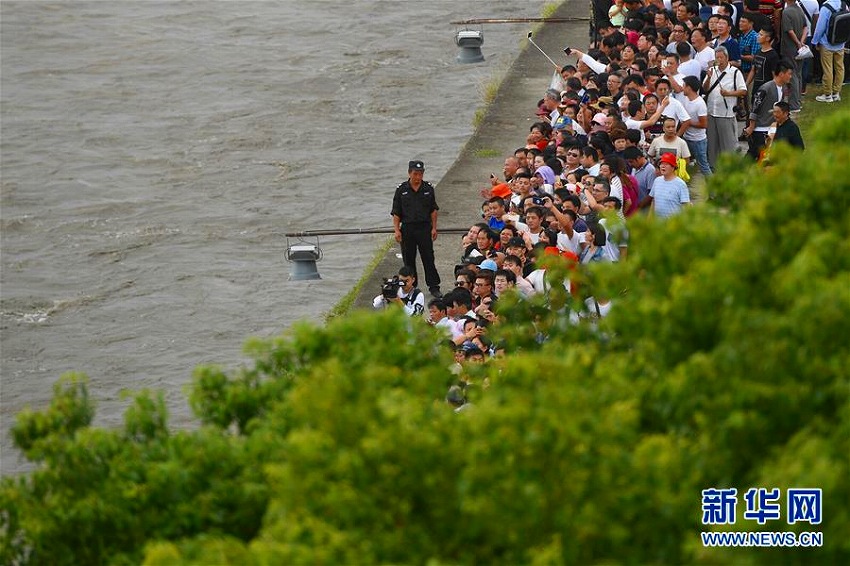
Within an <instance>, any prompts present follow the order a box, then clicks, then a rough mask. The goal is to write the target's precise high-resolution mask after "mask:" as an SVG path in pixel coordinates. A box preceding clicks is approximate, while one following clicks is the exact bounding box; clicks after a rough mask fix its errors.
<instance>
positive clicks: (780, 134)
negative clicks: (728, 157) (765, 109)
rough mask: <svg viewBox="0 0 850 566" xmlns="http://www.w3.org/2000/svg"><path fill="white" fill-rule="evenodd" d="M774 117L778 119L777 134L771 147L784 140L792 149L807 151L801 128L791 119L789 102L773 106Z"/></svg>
mask: <svg viewBox="0 0 850 566" xmlns="http://www.w3.org/2000/svg"><path fill="white" fill-rule="evenodd" d="M773 117H774V118H776V133H775V134H774V136H773V141H772V142H771V145H773V144H774V143H776V142H778V141H779V140H783V141H785V142H786V143H788V144H790V145H791V146H792V147H796V148H799V149H801V150H802V149H806V144H804V143H803V136H801V135H800V127H799V126H797V124H796V123H795V122H794V121H793V120H792V119H791V107H790V106H789V105H788V103H787V102H777V103H776V104H774V105H773Z"/></svg>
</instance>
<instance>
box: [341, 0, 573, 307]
mask: <svg viewBox="0 0 850 566" xmlns="http://www.w3.org/2000/svg"><path fill="white" fill-rule="evenodd" d="M587 15H588V6H587V4H586V3H584V2H578V1H577V0H567V1H566V2H564V3H563V4H562V5H561V6H559V8H558V10H557V12H556V13H555V14H554V15H553V16H554V17H581V18H583V17H586V16H587ZM587 30H588V23H587V22H586V21H579V22H571V23H546V24H544V25H542V26H540V29H538V30H537V31H536V32H535V34H534V36H533V37H534V42H535V43H536V44H537V45H539V46H540V47H541V48H542V49H543V50H544V51H545V52H546V53H547V54H549V56H550V57H552V58H553V59H554V60H555V62H557V63H560V64H567V63H568V62H569V63H574V62H575V61H574V59H573V58H570V59H569V60H568V59H567V58H566V57H565V56H564V54H563V51H562V50H563V48H564V47H566V46H568V45H570V46H576V47H578V48H580V49H582V50H585V49H586V47H587V42H588V33H587ZM485 39H486V30H485ZM520 40H522V41H523V43H525V45H524V47H523V49H522V51H521V52H520V54H519V55H518V56H517V58H516V60H515V61H514V62H513V64H512V65H511V67H510V69H509V70H508V73H507V75H506V76H505V78H504V80H503V81H502V84H501V86H500V87H499V90H498V94H497V95H496V98H495V100H494V101H493V103H492V104H490V105H489V107H488V108H487V113H486V115H485V117H484V120H483V121H482V123H481V125H480V126H479V127H478V128H477V129H476V130H475V132H474V133H473V134H472V136H471V137H470V138H469V141H467V143H466V145H465V146H464V148H463V149H462V150H461V152H460V155H458V158H457V160H456V161H455V162H454V164H453V165H452V166H451V167H450V168H449V170H448V171H447V172H446V174H445V175H444V176H443V178H442V179H440V180H439V182H437V183H436V185H435V186H436V189H437V202H438V204H439V205H440V215H439V222H438V229H439V227H440V226H442V227H468V226H470V225H472V224H474V223H475V222H479V221H480V220H481V216H480V210H481V202H482V199H481V196H480V191H481V189H482V188H484V187H486V186H489V177H490V174H491V173H494V174H496V175H497V176H499V177H500V178H501V177H502V166H503V164H504V160H505V157H507V156H509V155H513V152H514V150H515V149H516V148H518V147H522V146H524V145H525V138H526V136H527V135H528V129H529V127H530V126H531V124H532V123H534V122H535V121H536V118H535V116H534V111H535V105H536V103H537V101H538V100H540V99H541V98H542V97H543V94H544V92H545V91H546V89H547V88H548V86H549V81H550V80H551V77H552V71H553V70H554V67H553V66H552V64H551V63H550V62H549V61H547V60H546V58H545V57H544V56H543V55H542V54H541V53H540V52H539V51H537V49H535V48H534V46H533V45H531V44H529V43H528V42H526V41H525V40H523V39H522V38H517V41H520ZM483 150H486V151H483ZM482 155H486V156H488V157H482ZM490 155H495V157H489V156H490ZM425 167H426V171H425V179H426V180H428V181H430V182H432V183H433V182H434V180H433V178H431V177H429V176H428V171H427V167H428V163H427V162H426V163H425ZM401 180H403V179H398V180H393V181H391V182H399V181H401ZM390 204H391V203H390V202H389V200H388V202H387V209H388V210H389V207H390ZM460 238H461V235H458V234H441V235H439V236H438V238H437V241H436V242H434V254H435V256H436V263H437V269H438V270H439V272H440V277H441V278H442V281H443V283H442V290H443V292H444V293H445V292H446V291H448V290H450V289H451V288H452V287H453V285H454V266H455V265H456V264H457V263H458V261H459V259H460V256H461V251H462V250H461V245H460ZM400 254H401V248H400V246H399V245H398V244H396V243H395V242H393V245H392V246H390V248H389V250H388V251H387V253H386V254H385V255H384V257H383V259H382V260H381V262H380V263H379V264H378V266H377V267H376V268H375V270H374V271H373V272H372V273H371V274H370V275H369V276H368V277H367V279H366V280H365V282H364V284H363V286H362V288H361V289H360V293H359V294H358V296H357V298H356V299H355V300H354V303H353V307H354V308H370V307H371V304H372V298H373V297H374V296H375V295H377V294H378V293H379V292H380V288H381V281H382V279H383V278H384V277H389V276H392V275H393V274H395V273H397V272H398V268H399V267H400V266H401V265H402V262H401V259H400ZM417 265H418V268H417V270H418V271H419V275H420V279H422V280H423V281H420V288H422V289H423V290H424V291H425V292H426V294H427V289H425V284H424V272H423V270H422V266H421V263H420V262H419V261H418V260H417ZM428 298H429V299H430V297H428Z"/></svg>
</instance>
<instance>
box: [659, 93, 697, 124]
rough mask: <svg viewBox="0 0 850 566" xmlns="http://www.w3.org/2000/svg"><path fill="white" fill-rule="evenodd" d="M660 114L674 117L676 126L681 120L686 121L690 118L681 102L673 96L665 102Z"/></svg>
mask: <svg viewBox="0 0 850 566" xmlns="http://www.w3.org/2000/svg"><path fill="white" fill-rule="evenodd" d="M661 115H662V116H667V117H668V118H673V119H675V120H676V127H677V128H678V127H679V124H681V123H682V122H687V121H688V120H690V119H691V115H690V114H688V112H687V110H685V107H684V106H682V103H681V102H679V100H678V99H677V98H676V97H675V96H671V97H670V102H668V103H667V108H665V109H664V111H663V112H662V113H661Z"/></svg>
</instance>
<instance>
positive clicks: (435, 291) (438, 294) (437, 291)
mask: <svg viewBox="0 0 850 566" xmlns="http://www.w3.org/2000/svg"><path fill="white" fill-rule="evenodd" d="M428 291H430V292H431V296H432V297H434V298H435V299H442V298H443V294H442V293H441V292H440V288H439V287H431V288H430V289H428Z"/></svg>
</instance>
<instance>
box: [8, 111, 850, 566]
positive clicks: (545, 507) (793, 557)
mask: <svg viewBox="0 0 850 566" xmlns="http://www.w3.org/2000/svg"><path fill="white" fill-rule="evenodd" d="M848 131H850V115H848V114H846V113H845V114H840V115H837V116H832V117H831V122H830V123H829V124H828V125H820V126H819V128H818V130H817V132H816V134H817V136H818V137H819V139H818V141H817V142H816V143H815V144H813V145H812V147H810V148H809V150H808V151H807V152H806V153H805V154H799V153H795V152H794V151H792V150H791V149H790V148H778V149H777V150H776V151H775V152H774V154H773V163H774V165H773V166H772V167H771V168H769V169H763V168H757V167H751V166H749V165H748V164H746V163H745V162H743V161H741V162H737V161H735V160H734V158H730V159H729V160H727V163H726V167H727V169H726V170H727V171H728V173H727V174H720V175H716V176H714V177H713V178H712V179H711V181H710V185H709V188H710V189H711V190H712V192H713V193H714V194H716V195H717V196H718V202H722V203H723V206H724V208H723V209H720V208H719V207H716V206H713V205H705V206H701V207H694V208H693V209H690V210H688V211H687V212H686V213H685V214H683V215H680V216H677V217H674V218H671V219H669V220H668V221H666V222H656V221H651V220H647V219H645V218H638V219H635V220H634V221H633V222H631V224H630V228H631V232H632V247H631V250H630V254H629V260H628V261H627V262H625V263H622V264H617V265H600V266H594V267H593V268H592V269H590V270H589V271H587V272H583V273H581V274H580V275H575V276H576V279H577V282H578V284H579V289H580V290H581V292H582V293H583V294H584V295H586V294H588V293H590V292H591V291H593V292H594V293H595V294H596V295H597V296H607V297H612V298H613V300H614V301H615V307H614V309H613V310H612V313H611V315H610V316H609V317H607V318H605V319H603V320H602V321H600V322H599V324H598V326H592V325H590V324H581V325H579V326H578V327H576V326H573V325H571V324H567V323H565V319H566V317H565V315H564V314H563V310H562V307H568V306H570V305H571V304H572V300H573V299H571V298H570V297H569V296H568V295H566V293H559V292H554V293H553V294H552V295H551V296H550V297H549V298H548V299H547V301H548V303H547V304H544V299H542V298H541V299H538V300H536V301H526V302H520V301H516V300H514V301H511V300H506V301H505V302H504V303H503V304H502V305H501V312H502V315H503V316H505V317H507V318H509V319H510V320H511V323H510V324H509V325H506V326H504V327H503V328H502V329H501V331H497V335H496V338H497V339H504V340H506V341H507V342H508V343H509V344H511V346H512V350H513V351H512V352H511V353H510V354H509V355H508V356H506V357H504V358H497V359H494V360H492V361H491V362H490V363H488V364H486V365H483V366H476V367H471V368H468V369H467V373H468V376H469V379H470V380H471V386H470V390H471V393H470V398H471V400H472V407H471V408H470V409H468V410H466V411H463V412H461V413H455V412H453V411H452V410H451V409H450V408H449V407H448V406H447V404H446V403H445V402H444V400H443V396H444V395H445V392H446V388H447V386H448V385H449V384H451V383H452V382H453V380H454V379H455V378H454V376H453V375H452V374H451V372H450V371H449V366H450V364H451V363H452V358H451V355H450V353H449V352H447V351H444V350H443V349H442V348H441V347H438V346H435V344H436V343H437V340H438V337H437V335H436V334H435V332H434V331H433V329H431V328H429V327H427V326H426V325H425V324H422V323H420V322H418V321H412V320H410V319H408V318H406V317H404V316H402V315H401V314H400V313H399V312H393V311H390V312H385V313H379V314H375V313H363V312H360V313H352V314H351V315H349V316H345V317H340V318H337V319H334V320H332V321H330V322H329V323H328V324H327V325H326V326H324V327H316V326H312V325H308V324H301V325H297V326H296V327H294V328H293V329H292V330H291V331H289V332H288V333H287V335H285V336H283V337H279V338H275V339H270V340H253V341H251V342H249V344H248V346H247V350H248V352H249V354H250V355H251V356H252V358H253V359H254V360H255V361H254V365H253V367H251V368H248V369H245V370H243V371H241V372H239V373H237V374H236V375H234V376H228V375H225V374H224V373H222V372H221V371H220V370H218V369H216V368H199V369H198V370H197V372H196V374H195V382H194V385H193V388H192V391H191V393H190V400H191V405H192V407H193V409H194V410H195V411H196V413H197V415H198V418H199V419H200V420H201V423H202V427H201V428H200V429H198V430H195V431H191V432H185V431H181V432H170V431H169V430H168V428H167V422H166V416H165V411H164V408H163V404H162V401H161V398H160V397H157V396H153V395H151V394H148V393H142V394H139V395H137V396H136V398H135V401H134V404H133V405H132V406H131V409H130V410H128V413H127V418H126V424H125V427H124V429H123V430H101V429H97V428H93V427H91V426H90V421H91V415H92V409H91V404H90V402H89V401H88V398H87V395H86V386H85V382H84V381H82V380H80V379H79V378H78V377H75V378H69V379H68V380H66V381H63V382H61V385H60V386H58V388H57V394H56V397H55V399H54V402H53V403H52V405H51V407H50V408H48V409H47V410H46V411H45V412H43V413H34V412H25V413H22V414H21V415H20V416H19V421H18V425H17V427H16V428H15V439H16V442H17V444H18V446H20V447H21V449H22V450H24V453H25V454H26V455H27V457H29V458H31V459H32V460H34V461H35V462H37V463H38V468H37V469H36V471H35V472H33V473H32V474H31V475H29V476H27V477H21V478H13V479H5V480H4V481H3V484H2V489H0V509H3V510H4V511H3V513H2V514H0V520H2V523H0V525H2V531H0V532H2V533H3V541H2V547H0V548H2V550H0V552H2V554H0V561H2V562H4V563H11V562H20V563H51V564H53V563H56V564H64V563H69V564H70V563H123V562H139V561H142V560H144V561H145V562H146V563H148V564H169V565H170V564H181V563H186V564H189V563H200V564H207V563H222V564H223V563H230V564H251V563H257V564H267V563H280V564H283V563H286V564H308V563H309V564H331V563H333V564H336V563H346V564H348V563H358V564H362V563H426V562H431V563H434V564H440V563H565V564H575V563H581V564H585V563H605V562H609V563H618V562H623V563H663V564H671V563H710V564H714V563H730V562H735V563H751V564H783V563H788V564H792V563H801V562H805V563H822V564H840V563H848V562H850V538H848V537H847V536H846V534H847V533H848V532H850V510H849V509H848V501H850V481H848V478H850V462H848V454H850V379H848V370H847V368H848V367H850V348H848V347H847V337H848V336H850V212H848V206H847V205H848V202H847V195H848V191H850V146H848V145H847V143H846V141H847V140H846V136H847V132H848ZM842 136H843V137H842ZM551 269H552V270H553V272H554V273H555V275H556V276H559V274H562V273H563V271H558V270H559V269H563V267H558V266H557V265H553V266H552V268H551ZM556 289H557V287H556ZM541 336H543V337H545V338H546V339H545V340H540V337H541ZM485 378H486V382H485ZM485 383H487V384H489V387H485ZM753 486H756V487H768V488H770V487H778V488H781V489H782V490H783V493H784V492H785V490H787V489H788V488H791V487H820V488H823V493H824V502H823V513H824V519H823V524H822V525H820V526H817V527H812V526H809V525H799V524H797V525H793V526H789V525H787V524H785V521H784V517H785V516H784V515H783V520H782V521H780V522H775V523H768V524H767V525H765V526H764V527H759V526H758V525H757V523H755V522H751V521H743V520H742V517H741V513H742V507H743V504H742V500H739V506H738V507H739V509H738V514H739V520H738V523H737V524H736V525H735V526H734V530H768V531H785V530H793V531H802V530H820V531H822V532H823V533H824V546H823V547H822V548H817V549H804V548H801V549H789V548H782V549H743V548H740V549H705V548H703V547H702V544H701V542H700V537H699V533H700V531H703V530H707V529H708V528H707V527H704V526H703V525H702V524H701V517H702V512H701V496H700V492H701V490H703V489H707V488H710V487H736V488H738V491H739V497H740V495H742V494H743V492H744V491H746V489H748V488H749V487H753ZM783 511H784V506H783ZM727 530H728V529H727Z"/></svg>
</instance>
